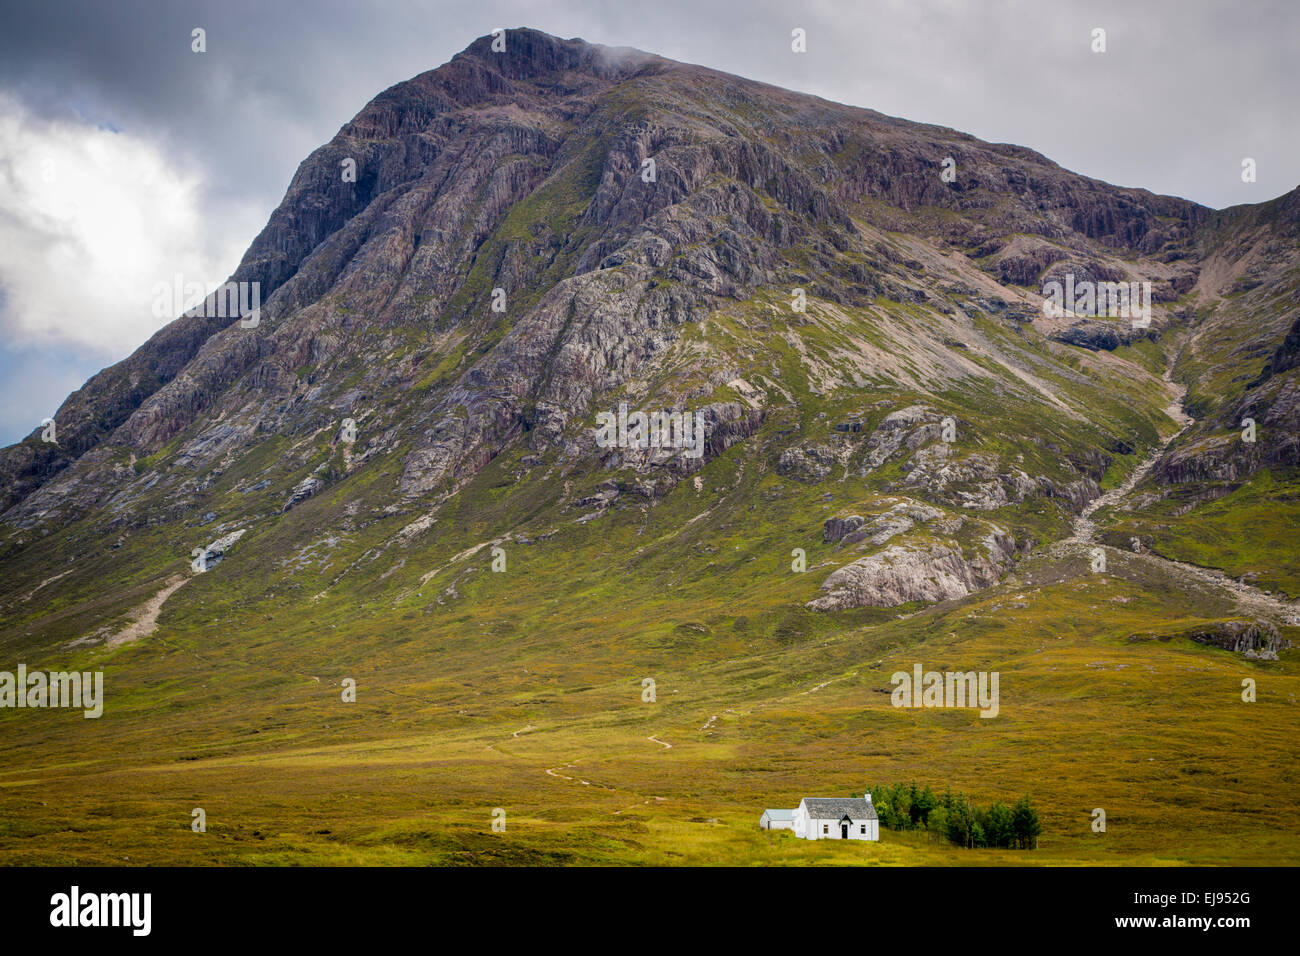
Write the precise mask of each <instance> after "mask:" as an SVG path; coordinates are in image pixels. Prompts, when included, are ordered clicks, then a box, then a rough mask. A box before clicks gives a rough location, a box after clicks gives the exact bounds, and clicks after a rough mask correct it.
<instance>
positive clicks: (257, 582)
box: [0, 416, 1300, 865]
mask: <svg viewBox="0 0 1300 956" xmlns="http://www.w3.org/2000/svg"><path fill="white" fill-rule="evenodd" d="M777 418H779V416H777ZM772 427H775V425H773V426H772ZM756 437H757V438H760V439H761V438H762V434H760V436H756ZM747 444H748V443H745V445H747ZM745 445H741V446H736V447H734V448H733V449H731V450H729V451H728V452H727V453H726V454H725V455H723V456H722V457H720V458H719V459H717V460H714V461H712V462H710V463H709V465H708V466H707V467H706V468H705V469H704V470H703V471H702V472H701V473H700V477H701V479H702V480H701V482H700V487H698V488H696V487H695V485H694V483H693V482H691V481H684V482H682V483H680V484H679V485H677V487H676V488H675V489H674V490H673V491H672V493H671V494H669V495H668V496H667V498H666V499H665V500H663V501H662V502H660V503H659V504H658V505H657V506H655V507H653V508H650V507H644V506H643V507H636V506H629V507H623V508H617V509H614V510H612V511H611V512H610V513H609V514H607V515H606V516H604V517H601V518H599V519H596V520H593V521H590V522H586V523H576V522H574V521H572V520H566V521H562V522H556V521H554V520H553V519H554V517H555V509H556V508H557V507H558V493H557V489H556V488H555V487H554V479H553V478H550V479H548V478H547V476H546V474H545V473H543V470H542V469H531V470H527V469H526V470H523V471H521V470H520V465H519V457H520V456H519V455H518V454H506V455H502V456H501V457H499V458H498V459H497V460H495V461H494V462H493V463H492V464H491V465H489V466H488V467H487V468H486V469H485V470H484V471H483V472H482V473H480V474H479V475H478V476H477V478H476V479H475V480H474V481H473V482H472V483H471V484H470V485H469V486H467V487H466V488H465V489H463V490H462V492H461V493H460V494H459V495H457V496H455V497H454V498H452V499H449V500H448V501H447V502H446V503H445V505H444V506H443V507H442V508H441V509H440V510H439V511H438V512H437V518H436V522H435V524H434V525H433V527H432V528H431V529H430V530H429V531H427V532H425V533H424V534H423V536H415V537H413V539H412V541H411V542H410V543H407V544H402V543H396V544H383V543H382V542H385V541H391V540H392V537H393V534H394V532H395V531H397V530H398V529H400V528H401V527H402V526H403V525H405V524H407V523H408V522H409V521H410V520H411V516H410V515H406V516H393V517H391V518H386V519H384V520H381V521H379V522H376V523H374V524H371V525H369V526H368V527H364V528H358V529H357V530H356V531H354V532H341V533H328V532H324V531H322V532H321V534H320V535H319V539H320V541H319V543H318V546H315V547H312V546H308V547H305V548H303V549H302V550H301V552H300V553H299V554H297V555H295V556H293V558H292V560H291V559H289V558H286V557H285V556H283V555H282V554H280V553H279V552H278V550H277V548H276V541H277V538H278V537H279V536H280V535H282V534H286V533H289V531H288V529H287V528H286V526H287V525H289V524H291V523H298V524H299V525H300V526H301V527H300V528H299V529H298V530H299V531H301V530H302V529H308V530H310V529H311V527H312V526H313V524H314V523H319V524H321V525H324V524H325V523H327V522H330V521H332V520H333V517H332V515H333V514H334V509H336V508H337V507H338V506H339V503H340V502H348V501H356V502H360V503H361V508H362V510H365V509H366V507H367V506H369V505H370V504H372V503H378V502H380V501H383V500H385V499H384V497H383V496H384V494H385V493H386V492H385V488H386V485H385V483H384V482H382V481H379V480H377V479H376V478H375V477H372V476H370V475H369V474H368V473H367V472H360V473H356V474H354V475H352V476H350V477H349V478H347V479H346V480H344V481H342V482H340V483H339V484H338V485H337V486H335V487H334V488H332V489H331V491H330V493H329V494H325V495H321V496H318V497H317V498H314V499H312V500H310V501H308V502H306V503H304V504H303V505H302V506H300V507H299V508H298V509H295V510H294V511H293V512H291V513H290V514H289V515H287V516H285V517H284V519H283V520H282V522H281V523H280V524H279V525H276V526H274V527H273V528H272V529H271V530H265V531H263V530H258V529H254V530H253V531H252V532H250V534H249V535H248V536H247V537H246V539H245V540H244V541H242V542H241V543H240V545H239V547H238V548H237V549H236V550H235V551H233V552H232V554H231V556H230V557H229V558H227V559H226V560H225V561H223V562H222V563H221V564H219V565H217V566H215V567H214V568H213V569H211V570H210V571H208V572H207V573H206V574H202V575H195V576H193V577H192V578H191V579H190V580H189V581H188V582H187V583H186V584H185V585H184V586H183V587H182V588H181V589H180V590H179V591H177V592H176V593H175V595H174V596H173V597H172V598H171V600H170V601H169V602H168V603H167V605H166V608H165V610H164V613H163V616H162V619H161V627H160V628H159V630H158V632H157V633H155V634H154V635H153V636H152V637H150V638H147V639H145V640H143V641H139V642H137V643H134V644H129V645H126V646H123V647H120V648H117V649H114V650H108V649H104V648H97V649H82V648H66V647H61V648H60V649H59V650H58V651H57V652H55V653H41V652H40V650H39V649H40V648H41V647H47V646H50V645H49V639H50V637H51V636H52V635H53V634H56V633H62V634H75V633H79V629H80V628H82V627H84V626H85V624H86V621H83V620H81V619H80V618H79V617H78V615H88V617H87V620H89V619H92V618H93V619H96V620H98V619H101V618H102V616H103V614H104V609H103V608H100V609H98V610H97V611H94V610H87V609H86V608H85V607H84V606H82V605H78V604H77V602H76V594H75V592H74V593H73V594H72V595H71V596H70V597H68V598H65V599H64V600H65V601H66V602H67V609H66V611H65V612H64V613H65V614H66V615H67V616H66V617H63V618H60V616H59V608H58V606H57V605H58V603H59V602H58V601H57V600H56V601H52V602H50V605H47V606H44V607H42V608H41V609H40V611H41V613H39V614H37V613H35V612H34V611H33V612H32V613H29V614H28V615H27V617H26V618H21V617H20V616H19V612H18V611H17V610H16V609H15V608H14V606H13V604H12V603H11V604H9V605H8V606H7V607H6V629H7V630H8V631H9V634H10V636H11V638H16V639H17V642H16V643H11V644H10V646H11V647H13V648H14V649H15V650H16V651H17V653H18V654H19V659H22V655H23V653H24V651H23V647H24V645H25V646H26V648H27V650H28V652H29V653H30V654H31V656H30V657H28V658H27V660H28V663H29V666H33V667H34V666H46V667H55V666H58V667H67V668H82V669H93V668H102V669H103V670H104V672H105V681H106V687H107V695H108V705H107V707H106V710H105V714H104V716H103V717H102V718H100V719H98V720H87V719H84V718H83V717H82V716H81V715H80V713H79V712H70V711H63V710H24V711H18V710H0V741H2V743H0V859H3V860H4V862H6V863H10V864H74V863H75V864H119V863H130V864H162V863H173V864H174V863H180V864H617V863H636V864H717V863H727V864H740V865H749V864H763V865H783V864H814V863H816V864H846V865H848V864H864V863H865V864H888V865H914V864H942V865H961V864H978V865H1002V864H1007V865H1012V864H1022V865H1023V864H1157V865H1159V864H1170V865H1176V864H1189V863H1198V864H1228V863H1238V864H1265V863H1295V862H1298V861H1300V845H1298V841H1297V840H1296V838H1295V836H1294V834H1295V833H1297V832H1300V807H1297V804H1296V801H1295V799H1294V795H1295V792H1296V782H1297V781H1296V770H1295V759H1294V758H1295V753H1296V740H1297V739H1298V737H1297V731H1298V730H1300V709H1298V707H1297V694H1300V678H1298V677H1297V662H1298V658H1297V652H1296V651H1294V650H1291V651H1286V652H1284V654H1283V657H1282V660H1281V661H1279V662H1271V663H1266V662H1253V661H1249V660H1246V659H1244V658H1242V657H1240V656H1237V655H1233V654H1230V653H1228V652H1225V651H1221V650H1213V649H1209V648H1205V647H1201V646H1198V645H1194V644H1191V643H1190V642H1186V641H1182V640H1181V639H1174V640H1167V641H1161V640H1146V641H1136V642H1135V641H1130V640H1129V639H1128V638H1129V636H1130V635H1133V634H1136V633H1144V632H1150V631H1158V632H1161V633H1172V632H1174V631H1177V630H1179V629H1180V628H1181V627H1184V626H1186V625H1189V624H1191V623H1195V622H1198V621H1204V620H1211V619H1217V618H1223V617H1228V616H1231V615H1232V613H1233V609H1232V607H1231V606H1230V604H1229V603H1228V602H1227V601H1226V599H1225V598H1224V597H1223V596H1222V595H1217V594H1214V593H1211V592H1208V591H1202V590H1196V589H1191V588H1190V586H1189V585H1188V583H1187V582H1186V581H1184V580H1179V579H1177V578H1174V577H1171V575H1170V572H1169V571H1168V569H1167V566H1166V565H1164V564H1162V563H1161V562H1159V561H1158V560H1156V559H1154V558H1151V557H1148V556H1142V555H1130V554H1125V553H1124V552H1121V551H1117V550H1115V551H1111V552H1110V559H1109V566H1108V571H1107V573H1105V574H1092V573H1090V572H1089V569H1088V562H1087V555H1086V554H1085V553H1084V552H1083V551H1082V549H1077V550H1073V551H1072V550H1071V549H1070V548H1069V547H1068V546H1066V547H1064V548H1061V547H1058V548H1055V549H1041V548H1040V549H1038V550H1035V551H1034V552H1032V553H1030V554H1028V555H1025V556H1023V557H1022V558H1021V559H1020V562H1019V564H1018V566H1017V568H1016V569H1015V571H1014V572H1013V574H1012V575H1011V576H1010V577H1008V578H1007V579H1006V580H1004V582H1003V583H1002V584H1000V585H999V586H997V587H995V588H992V589H990V590H988V591H984V592H979V593H977V594H976V595H973V596H971V597H970V598H968V599H966V600H964V601H960V602H950V603H948V604H942V605H938V606H934V607H926V608H916V607H903V608H900V609H892V610H863V611H857V612H848V613H843V614H837V615H815V614H812V613H810V612H808V611H806V610H804V609H803V607H802V603H803V602H804V601H806V600H808V599H810V598H811V597H813V596H815V594H816V588H817V585H818V583H820V581H821V580H822V578H823V576H824V573H825V571H826V570H827V569H828V566H829V565H828V562H832V561H833V555H832V553H831V552H832V550H833V547H834V546H832V545H826V544H823V543H822V540H821V536H820V528H821V523H822V521H823V520H824V519H825V518H826V517H827V516H829V515H831V514H834V513H837V512H839V511H841V510H843V509H857V510H859V511H863V512H867V513H869V506H870V505H871V503H872V502H873V501H874V500H875V498H874V496H875V492H874V491H873V490H872V489H870V488H868V487H866V486H865V485H863V484H862V483H861V482H859V481H858V480H856V479H851V480H847V481H845V482H840V483H837V484H834V485H814V486H805V485H801V484H799V483H796V482H792V481H788V480H785V479H783V478H781V477H780V476H778V475H776V474H775V473H774V472H773V471H772V470H771V469H769V468H764V467H759V465H761V461H760V460H756V458H755V457H753V456H752V452H751V453H750V455H751V457H747V456H746V450H745ZM600 477H601V475H598V474H592V475H590V476H589V478H588V480H589V481H590V482H591V483H593V484H594V483H595V482H596V481H597V480H598V479H599V478H600ZM828 487H829V488H830V489H831V490H830V491H829V492H828V491H827V490H825V489H826V488H828ZM212 493H213V494H214V495H216V496H219V495H220V494H221V490H220V488H216V489H215V490H214V491H213V492H212ZM702 515H707V519H706V520H698V521H692V519H695V518H700V516H702ZM569 517H570V518H572V517H576V512H575V513H574V514H572V515H570V516H569ZM1017 520H1021V521H1030V520H1032V519H1031V518H1030V517H1025V516H1020V517H1018V518H1017ZM501 528H512V529H515V537H516V538H520V537H523V538H527V539H528V542H529V543H524V542H523V541H520V540H509V541H505V542H503V547H504V549H505V554H506V570H505V571H504V572H503V573H496V572H493V571H492V570H491V564H492V560H493V557H492V553H491V550H490V545H486V546H485V547H483V548H482V549H480V550H478V551H477V552H475V553H473V554H470V555H464V554H463V552H464V551H465V550H466V548H465V544H464V543H465V542H471V543H473V542H479V543H486V542H490V541H492V540H495V539H498V538H499V537H500V530H499V529H501ZM552 529H555V533H554V534H553V535H552V536H549V537H543V536H542V534H545V533H547V532H549V531H550V530H552ZM535 530H538V531H541V532H542V534H537V535H533V534H532V533H531V532H533V531H535ZM1044 530H1046V529H1044ZM78 533H79V532H78V530H77V528H76V527H74V528H72V529H70V531H69V540H70V541H75V540H76V539H77V535H78ZM148 538H149V535H148V534H147V533H142V534H139V535H136V536H134V537H133V538H132V539H130V541H129V542H128V543H127V545H125V546H124V547H123V548H122V549H120V551H123V552H126V553H125V554H121V555H114V557H113V558H112V559H111V560H110V559H109V558H106V557H104V556H102V555H94V554H91V555H88V556H87V558H86V561H87V562H88V563H89V564H90V565H91V568H92V570H93V569H94V568H95V566H96V564H97V563H99V564H101V565H102V568H101V569H100V573H103V574H110V573H113V574H119V575H122V577H121V578H119V580H125V579H126V578H128V577H132V576H134V578H135V579H136V580H139V581H143V580H145V579H148V578H150V577H151V576H152V577H153V578H156V577H157V576H158V575H159V574H166V573H168V572H175V573H186V571H187V566H188V565H187V561H186V560H185V558H179V557H178V558H177V559H175V560H174V561H173V562H172V564H171V565H170V566H167V567H153V566H149V564H148V562H147V561H145V559H144V557H143V556H145V555H157V554H158V553H159V552H160V547H161V545H162V544H163V543H162V542H159V541H150V540H148ZM794 547H802V548H805V549H806V551H807V565H808V569H809V570H808V572H807V573H803V574H799V573H795V572H794V571H792V569H791V556H790V555H791V550H792V548H794ZM181 550H183V549H178V548H175V547H173V548H172V549H171V551H172V553H173V554H176V553H177V552H178V551H181ZM834 563H838V562H834ZM380 569H382V570H380ZM126 592H127V598H126V599H125V601H126V604H127V605H129V604H130V603H131V601H133V600H138V599H139V596H140V595H146V596H147V589H140V590H138V591H136V592H132V591H131V590H130V589H129V588H128V589H126ZM132 594H134V595H135V596H134V597H132ZM28 603H30V602H28ZM96 614H98V615H100V617H99V618H96V617H95V615H96ZM52 621H53V622H54V623H51V622H52ZM1288 636H1289V637H1291V638H1292V639H1293V640H1295V639H1296V637H1297V634H1296V633H1295V632H1294V630H1293V631H1292V632H1291V633H1290V634H1289V635H1288ZM918 661H919V662H921V663H922V664H924V665H925V666H926V667H927V668H933V669H936V670H949V669H953V670H955V669H962V670H967V669H974V670H997V671H999V673H1000V675H1001V676H1000V681H1001V684H1000V688H1001V702H1000V712H999V713H998V715H997V716H996V717H995V718H992V719H982V718H980V717H979V716H978V713H977V712H976V711H974V710H901V709H895V708H893V707H892V706H891V704H890V697H889V693H888V691H889V690H890V686H891V685H890V683H889V676H890V674H891V673H893V672H894V671H895V670H900V669H901V670H908V669H910V668H911V666H912V664H913V663H914V662H918ZM345 678H352V679H355V680H356V682H357V699H356V702H355V703H345V702H344V701H343V699H342V693H341V689H340V686H341V682H342V681H343V680H344V679H345ZM645 678H651V679H653V680H654V681H655V698H656V699H655V700H654V701H653V702H649V701H644V700H643V699H642V696H643V680H644V679H645ZM1246 678H1250V679H1252V680H1254V681H1255V682H1256V684H1257V686H1258V700H1257V701H1256V702H1254V703H1245V702H1243V701H1242V699H1241V688H1242V681H1243V679H1246ZM873 780H904V781H912V780H915V781H916V782H917V783H918V784H929V785H931V786H932V787H934V788H935V789H936V790H942V789H944V788H945V787H951V788H953V789H954V790H956V789H960V790H963V791H965V792H967V793H969V794H971V795H972V796H973V797H976V798H978V799H980V800H982V801H984V802H990V801H992V800H994V799H999V800H1002V801H1004V802H1008V803H1010V802H1012V801H1014V800H1015V799H1016V798H1017V797H1018V796H1020V795H1021V794H1029V795H1030V796H1031V798H1032V800H1033V802H1034V804H1035V806H1036V807H1038V808H1039V810H1040V812H1041V815H1042V822H1043V835H1042V837H1041V839H1040V842H1039V849H1038V850H1036V851H1010V850H976V851H971V850H963V849H959V848H956V847H953V846H951V845H948V844H946V843H942V842H939V841H937V840H932V839H930V838H929V837H928V835H927V834H925V833H898V832H894V831H882V839H881V842H880V843H879V844H861V843H854V844H852V845H838V844H836V843H834V842H816V843H812V842H803V841H798V840H796V839H794V838H793V837H792V836H791V835H789V834H772V833H768V832H763V831H760V830H759V829H758V826H757V821H758V816H759V814H760V813H761V811H762V810H763V809H764V808H765V807H768V806H776V807H789V806H794V805H795V804H796V803H797V802H798V800H799V798H800V797H801V796H804V795H837V794H849V793H855V792H861V790H862V789H863V787H864V786H865V785H866V784H867V783H868V782H869V781H873ZM196 807H201V808H203V810H204V811H205V813H206V817H207V832H206V833H196V832H192V831H191V829H190V823H191V811H192V810H193V809H194V808H196ZM1098 807H1100V808H1103V809H1104V810H1105V811H1106V815H1107V824H1108V827H1107V832H1106V833H1104V834H1098V833H1094V832H1093V831H1092V829H1091V820H1092V811H1093V809H1094V808H1098ZM495 808H501V809H503V810H505V812H506V829H505V831H504V832H494V831H493V829H492V812H493V810H494V809H495Z"/></svg>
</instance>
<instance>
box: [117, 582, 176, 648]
mask: <svg viewBox="0 0 1300 956" xmlns="http://www.w3.org/2000/svg"><path fill="white" fill-rule="evenodd" d="M188 580H189V578H187V577H186V576H185V575H183V574H178V575H176V576H175V577H173V578H170V579H169V580H168V581H167V584H166V585H164V586H163V589H162V590H161V591H159V592H158V593H157V594H155V595H154V596H153V597H151V598H150V599H149V600H148V601H146V602H145V603H144V604H141V605H140V606H139V607H138V608H136V609H135V610H133V611H132V612H131V615H132V617H134V618H135V620H134V621H133V622H132V623H130V624H128V625H127V626H126V627H124V628H122V630H120V631H118V632H117V633H116V634H114V635H113V636H112V637H110V638H109V639H108V641H107V642H106V644H105V646H106V647H108V648H110V649H112V648H115V647H121V646H122V645H123V644H130V643H131V642H132V641H138V640H140V638H142V637H148V636H149V635H150V634H152V633H153V632H154V631H155V630H156V629H157V627H158V615H159V614H160V613H161V612H162V606H163V604H164V603H165V602H166V601H167V599H168V598H169V597H171V596H172V595H173V594H174V593H175V592H176V590H177V589H178V588H179V587H181V585H183V584H184V583H185V582H186V581H188Z"/></svg>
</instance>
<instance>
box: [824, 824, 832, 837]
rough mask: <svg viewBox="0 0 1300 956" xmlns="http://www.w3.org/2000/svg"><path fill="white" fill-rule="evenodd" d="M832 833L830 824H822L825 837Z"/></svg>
mask: <svg viewBox="0 0 1300 956" xmlns="http://www.w3.org/2000/svg"><path fill="white" fill-rule="evenodd" d="M830 832H831V825H830V824H829V823H823V824H822V836H825V835H826V834H828V833H830Z"/></svg>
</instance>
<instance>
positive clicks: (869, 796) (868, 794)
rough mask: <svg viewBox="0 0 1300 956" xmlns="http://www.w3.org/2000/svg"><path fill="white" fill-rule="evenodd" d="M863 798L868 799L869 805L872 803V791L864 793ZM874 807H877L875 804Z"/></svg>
mask: <svg viewBox="0 0 1300 956" xmlns="http://www.w3.org/2000/svg"><path fill="white" fill-rule="evenodd" d="M863 796H864V797H866V798H867V803H871V791H870V790H868V791H867V792H866V793H864V794H863ZM874 805H875V804H872V806H874Z"/></svg>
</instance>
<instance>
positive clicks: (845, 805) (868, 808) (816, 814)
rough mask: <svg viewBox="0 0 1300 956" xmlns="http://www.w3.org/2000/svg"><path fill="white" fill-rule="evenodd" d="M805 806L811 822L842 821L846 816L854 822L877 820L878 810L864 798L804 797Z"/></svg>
mask: <svg viewBox="0 0 1300 956" xmlns="http://www.w3.org/2000/svg"><path fill="white" fill-rule="evenodd" d="M803 805H804V807H806V808H807V810H808V818H809V819H810V820H840V819H841V818H843V817H844V816H848V817H849V818H850V819H852V820H874V819H876V808H875V807H873V806H872V805H871V802H870V801H868V800H866V799H863V798H862V797H856V798H854V797H804V798H803Z"/></svg>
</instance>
